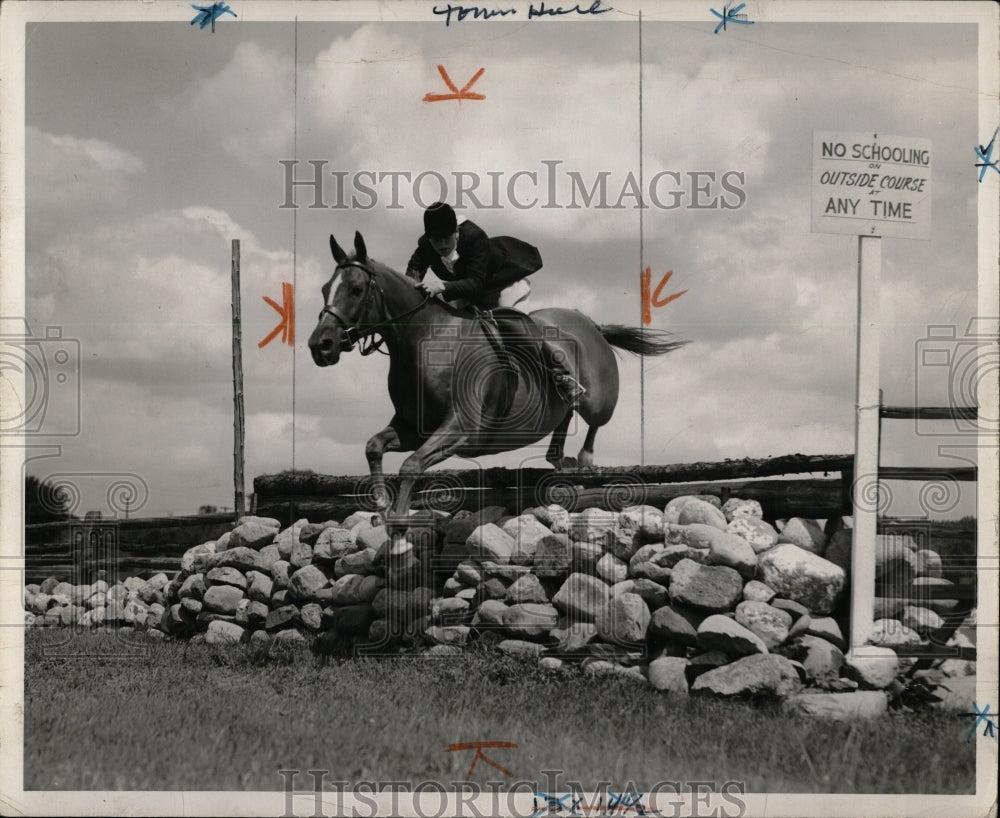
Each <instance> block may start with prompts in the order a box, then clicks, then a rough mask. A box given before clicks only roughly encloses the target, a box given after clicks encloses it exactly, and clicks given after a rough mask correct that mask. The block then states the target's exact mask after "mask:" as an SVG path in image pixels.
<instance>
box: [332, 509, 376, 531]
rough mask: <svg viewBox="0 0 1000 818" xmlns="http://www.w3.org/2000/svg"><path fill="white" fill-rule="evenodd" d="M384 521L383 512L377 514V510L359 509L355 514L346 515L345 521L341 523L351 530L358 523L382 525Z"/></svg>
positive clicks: (343, 526)
mask: <svg viewBox="0 0 1000 818" xmlns="http://www.w3.org/2000/svg"><path fill="white" fill-rule="evenodd" d="M382 522H383V520H382V515H381V514H376V513H375V512H372V511H362V510H360V509H359V510H358V511H355V512H354V513H353V514H351V515H349V516H348V517H346V518H345V519H344V522H342V523H341V524H340V525H341V527H342V528H344V529H346V530H347V531H350V530H351V529H352V528H354V526H356V525H357V524H358V523H364V524H365V525H369V526H373V527H374V526H377V525H380V524H381V523H382Z"/></svg>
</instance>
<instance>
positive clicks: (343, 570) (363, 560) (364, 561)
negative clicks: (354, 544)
mask: <svg viewBox="0 0 1000 818" xmlns="http://www.w3.org/2000/svg"><path fill="white" fill-rule="evenodd" d="M376 554H377V552H376V551H375V549H373V548H362V549H361V550H360V551H353V552H351V553H350V554H345V555H344V556H343V557H341V558H340V559H339V560H337V563H336V566H335V567H334V575H335V576H336V577H337V578H338V579H339V578H340V577H345V576H347V575H348V574H361V575H362V576H367V575H368V574H378V573H379V571H378V570H376V568H375V555H376Z"/></svg>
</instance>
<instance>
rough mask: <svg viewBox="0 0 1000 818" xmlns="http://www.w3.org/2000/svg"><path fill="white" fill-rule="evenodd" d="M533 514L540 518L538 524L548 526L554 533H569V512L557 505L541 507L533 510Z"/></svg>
mask: <svg viewBox="0 0 1000 818" xmlns="http://www.w3.org/2000/svg"><path fill="white" fill-rule="evenodd" d="M531 513H532V514H534V515H535V516H536V517H537V518H538V522H540V523H541V524H542V525H544V526H546V527H547V528H548V529H550V530H551V531H552V532H553V533H556V534H568V533H569V520H570V515H569V511H567V510H566V509H565V508H563V507H562V506H560V505H556V504H555V503H553V504H551V505H548V506H544V507H542V506H539V507H537V508H533V509H531Z"/></svg>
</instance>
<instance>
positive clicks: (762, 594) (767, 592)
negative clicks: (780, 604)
mask: <svg viewBox="0 0 1000 818" xmlns="http://www.w3.org/2000/svg"><path fill="white" fill-rule="evenodd" d="M774 597H775V593H774V589H773V588H771V587H770V586H768V585H765V584H764V583H763V582H758V581H757V580H755V579H752V580H750V581H749V582H748V583H747V584H746V585H744V586H743V599H745V600H747V601H748V602H770V601H771V600H772V599H774Z"/></svg>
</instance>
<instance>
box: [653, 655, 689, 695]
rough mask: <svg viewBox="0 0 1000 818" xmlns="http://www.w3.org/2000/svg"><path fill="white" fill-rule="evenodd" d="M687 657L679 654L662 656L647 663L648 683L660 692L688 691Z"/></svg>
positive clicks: (680, 692)
mask: <svg viewBox="0 0 1000 818" xmlns="http://www.w3.org/2000/svg"><path fill="white" fill-rule="evenodd" d="M686 668H687V659H684V658H682V657H679V656H664V657H661V658H659V659H654V660H653V661H652V662H650V663H649V683H650V685H652V686H653V687H654V688H655V689H656V690H659V691H661V692H662V693H679V694H680V695H682V696H686V695H687V693H688V683H687V676H686V675H685V670H686Z"/></svg>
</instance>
